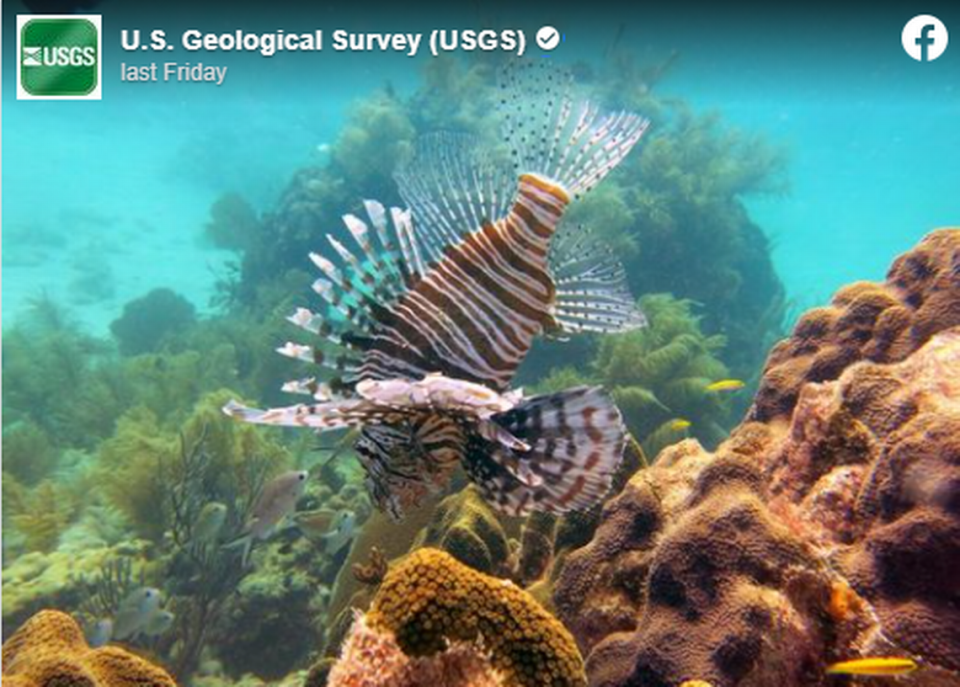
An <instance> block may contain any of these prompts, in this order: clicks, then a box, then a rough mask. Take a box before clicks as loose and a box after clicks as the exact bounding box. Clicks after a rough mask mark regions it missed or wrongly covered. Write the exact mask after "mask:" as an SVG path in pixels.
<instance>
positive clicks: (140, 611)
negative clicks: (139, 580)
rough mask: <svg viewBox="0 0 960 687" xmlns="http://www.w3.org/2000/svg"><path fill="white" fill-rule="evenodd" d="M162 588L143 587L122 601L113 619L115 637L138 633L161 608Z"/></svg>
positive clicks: (125, 636) (119, 637)
mask: <svg viewBox="0 0 960 687" xmlns="http://www.w3.org/2000/svg"><path fill="white" fill-rule="evenodd" d="M160 601H161V597H160V590H159V589H155V588H154V587H141V588H140V589H137V590H135V591H133V592H131V593H130V595H129V596H127V598H126V599H124V600H123V601H122V602H121V603H120V608H119V609H118V610H117V615H116V617H115V618H114V619H113V639H117V640H123V639H127V638H129V637H132V636H133V635H135V634H137V633H138V632H140V631H141V630H143V628H144V627H145V626H146V625H147V623H149V622H150V620H151V619H152V618H153V616H154V615H155V614H156V613H157V611H158V610H159V609H160Z"/></svg>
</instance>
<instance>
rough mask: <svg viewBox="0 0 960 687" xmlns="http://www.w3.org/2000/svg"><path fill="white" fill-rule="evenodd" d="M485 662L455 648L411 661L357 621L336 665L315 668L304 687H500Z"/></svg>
mask: <svg viewBox="0 0 960 687" xmlns="http://www.w3.org/2000/svg"><path fill="white" fill-rule="evenodd" d="M328 671H329V673H328ZM505 684H506V683H505V682H504V681H503V680H502V679H501V678H500V676H499V675H498V674H497V672H496V671H495V670H494V668H493V666H492V665H491V663H490V660H489V659H488V658H487V657H486V656H485V655H484V654H483V653H482V651H481V650H480V649H479V648H478V647H476V646H475V645H471V644H465V643H458V644H454V645H452V646H450V647H448V648H446V649H444V650H443V651H440V652H439V653H437V654H436V655H434V656H429V657H417V658H411V657H409V656H407V655H406V654H405V653H403V651H402V650H401V649H400V646H399V645H398V644H397V641H396V640H395V639H394V638H393V636H392V635H391V634H390V633H389V632H384V631H378V630H375V629H373V628H371V627H370V626H369V624H368V623H367V620H366V619H365V618H364V617H363V616H358V617H357V618H356V620H355V621H354V623H353V626H352V627H351V628H350V632H349V633H348V635H347V638H346V641H345V642H344V645H343V649H342V651H341V654H340V657H339V659H338V660H337V661H336V662H335V663H333V664H332V665H331V666H328V665H326V664H324V663H321V664H318V665H317V666H315V667H314V668H313V669H312V670H311V671H310V673H309V674H308V676H307V680H306V682H305V683H304V686H305V687H324V686H325V687H420V686H425V685H431V686H433V687H501V686H503V685H505Z"/></svg>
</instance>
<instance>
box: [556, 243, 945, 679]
mask: <svg viewBox="0 0 960 687" xmlns="http://www.w3.org/2000/svg"><path fill="white" fill-rule="evenodd" d="M958 266H960V230H943V231H938V232H934V233H933V234H931V235H929V236H928V237H927V238H926V239H925V240H924V241H923V242H922V243H921V244H920V245H919V246H918V247H917V248H916V249H915V250H914V251H911V252H910V253H908V254H906V255H904V256H902V257H901V258H899V259H898V260H897V261H896V263H895V264H894V266H893V268H892V269H891V271H890V274H889V276H888V279H887V282H886V283H885V284H866V283H863V284H857V285H855V286H854V287H848V288H846V289H843V290H842V291H841V292H840V293H839V294H838V295H837V297H836V298H835V299H834V304H833V306H831V307H830V308H827V309H819V310H816V311H813V312H811V313H808V315H806V316H805V317H803V318H802V319H801V320H800V322H799V323H798V325H797V328H796V331H795V332H794V334H793V336H792V337H791V338H790V339H788V340H787V341H785V342H783V343H781V344H779V345H778V346H777V347H776V349H775V350H774V352H773V353H772V354H771V358H770V362H769V363H768V365H767V369H766V373H765V376H764V378H763V380H761V384H760V389H761V390H760V392H759V393H758V395H757V397H756V399H755V403H754V406H753V410H752V411H751V414H750V417H749V418H748V419H747V420H746V421H745V422H744V423H743V424H741V425H740V426H739V427H738V428H736V429H735V430H734V432H733V434H732V435H731V437H730V438H729V439H728V440H727V441H725V442H723V443H722V444H721V445H720V446H719V447H718V448H717V450H716V451H715V452H713V453H710V452H707V451H705V450H704V449H703V448H702V447H701V446H700V445H699V443H697V442H696V441H693V440H687V441H684V442H681V443H680V444H677V445H674V446H672V447H670V448H668V449H666V450H665V451H664V452H663V453H662V454H661V455H660V457H659V458H658V460H657V462H656V464H655V465H654V466H653V467H652V468H649V469H647V470H644V471H642V472H640V473H637V474H636V475H635V476H634V477H633V478H632V479H631V480H630V482H629V483H628V484H627V486H626V488H625V489H624V491H623V492H622V493H621V494H620V495H619V496H618V497H616V498H615V499H614V500H612V501H611V502H609V503H608V504H607V505H606V506H605V507H604V509H603V513H602V516H601V518H600V524H599V526H598V527H597V529H596V532H595V534H594V536H593V538H592V539H591V541H590V542H589V543H588V544H587V545H586V546H584V547H582V548H580V549H577V550H575V551H572V552H571V553H570V554H569V555H568V556H567V557H566V558H565V563H564V566H563V568H562V570H561V571H560V572H559V575H558V576H557V578H556V583H555V588H554V603H555V606H556V609H557V611H558V614H559V616H560V617H561V619H563V620H564V621H565V622H566V623H567V624H568V626H569V627H570V629H571V630H572V632H573V634H574V636H575V637H576V639H577V641H578V643H579V645H580V647H581V649H583V650H584V652H585V653H586V654H587V674H588V676H589V677H590V680H591V682H592V683H595V684H599V685H605V686H611V687H612V686H613V685H628V684H629V685H632V684H643V685H648V686H652V687H659V686H661V685H662V686H664V687H666V686H672V685H676V684H679V683H681V682H683V681H685V680H694V679H698V680H706V681H708V682H711V683H712V684H717V685H750V686H755V685H769V684H779V685H783V686H784V687H793V686H794V685H796V686H798V687H799V686H800V685H805V686H806V685H821V684H827V683H828V680H829V679H830V678H828V677H827V676H826V675H825V672H824V671H825V668H826V666H827V665H828V664H829V663H830V662H832V661H835V660H839V659H842V658H849V657H852V656H857V655H902V654H903V653H905V652H906V653H908V654H910V655H912V656H914V657H915V658H917V659H918V660H920V661H921V662H922V663H923V665H924V669H923V670H921V671H917V673H916V674H915V676H913V675H912V676H911V680H916V681H917V684H924V685H957V684H960V678H958V676H957V672H958V671H960V635H958V634H957V631H956V628H957V627H960V618H958V617H957V615H956V613H955V610H954V609H955V608H956V607H957V602H958V600H960V598H958V596H957V587H956V584H955V575H954V574H953V571H955V570H956V568H957V566H958V564H960V521H958V517H957V513H958V510H957V508H956V507H955V506H956V503H957V502H958V501H957V499H958V493H960V492H958V485H960V477H958V474H957V465H958V464H960V444H958V443H957V439H956V438H957V436H960V407H958V398H960V327H958V326H957V325H958V324H960V311H958V310H957V307H956V304H957V303H960V282H958V281H957V278H956V275H957V273H958V272H957V270H958ZM894 320H895V321H897V322H898V323H899V324H898V325H897V326H896V327H892V326H891V325H889V323H890V322H891V321H894ZM883 323H887V324H883Z"/></svg>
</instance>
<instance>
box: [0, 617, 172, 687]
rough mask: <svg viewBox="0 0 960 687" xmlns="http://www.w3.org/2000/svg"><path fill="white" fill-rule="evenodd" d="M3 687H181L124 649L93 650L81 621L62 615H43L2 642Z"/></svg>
mask: <svg viewBox="0 0 960 687" xmlns="http://www.w3.org/2000/svg"><path fill="white" fill-rule="evenodd" d="M3 683H4V684H5V685H13V686H15V687H45V686H48V685H64V686H69V687H72V686H74V685H75V686H76V687H120V686H121V685H133V684H140V685H152V686H154V687H176V682H174V680H173V678H172V677H170V675H168V674H167V673H166V671H164V670H163V669H161V668H158V667H157V666H154V665H152V664H150V663H148V662H147V661H145V660H144V659H142V658H140V657H139V656H135V655H134V654H131V653H129V652H127V651H125V650H123V649H121V648H119V647H112V646H111V647H103V648H99V649H91V648H90V647H88V646H87V643H86V641H85V640H84V638H83V631H82V630H81V629H80V626H79V625H77V623H76V621H74V620H73V618H71V617H70V616H69V615H67V614H65V613H60V612H59V611H41V612H40V613H38V614H36V615H35V616H33V617H32V618H31V619H30V620H28V621H27V622H26V623H25V624H24V625H23V627H21V628H20V629H19V630H17V631H16V632H15V633H14V634H13V635H12V636H11V637H10V638H9V639H7V641H5V642H4V643H3Z"/></svg>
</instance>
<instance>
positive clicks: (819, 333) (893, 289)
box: [750, 229, 960, 422]
mask: <svg viewBox="0 0 960 687" xmlns="http://www.w3.org/2000/svg"><path fill="white" fill-rule="evenodd" d="M958 250H960V249H958V248H957V232H956V230H955V229H953V230H951V229H944V230H940V231H936V232H933V233H931V234H930V235H929V236H927V237H926V238H925V239H924V240H923V242H922V243H921V244H920V245H919V246H917V247H916V248H915V249H914V250H912V251H910V252H909V253H907V254H905V255H903V256H901V257H900V258H898V259H897V260H896V262H894V264H893V267H891V269H890V272H889V274H888V275H887V280H886V283H884V284H874V283H869V282H858V283H855V284H851V285H850V286H847V287H845V288H843V289H841V290H840V291H838V292H837V294H836V295H835V296H834V298H833V303H832V304H831V305H830V306H828V307H825V308H816V309H814V310H811V311H809V312H808V313H806V314H805V315H804V316H803V317H802V318H800V321H799V322H798V323H797V325H796V327H795V328H794V331H793V336H791V337H790V338H789V339H786V340H784V341H782V342H780V343H779V344H777V346H776V347H775V348H774V349H773V351H772V352H771V353H770V357H769V359H768V360H767V365H766V369H765V370H764V374H763V383H762V384H761V385H760V389H759V390H758V392H757V396H756V399H755V400H754V404H753V407H752V409H751V412H750V418H751V419H754V420H758V421H760V422H768V421H770V420H772V419H774V418H777V417H785V416H789V415H790V413H791V411H792V410H793V408H794V406H795V405H796V403H797V399H798V398H799V395H800V390H801V388H802V387H803V386H804V385H805V384H806V383H808V382H823V381H827V380H831V379H836V378H837V377H839V376H840V373H841V372H843V370H845V369H846V368H847V367H849V366H850V365H852V364H853V363H855V362H857V361H859V360H868V361H871V362H875V363H894V362H899V361H901V360H903V359H904V358H906V357H907V356H909V355H910V354H911V353H913V352H914V351H915V350H917V348H919V347H920V346H921V345H923V344H924V343H925V342H926V341H928V340H929V339H930V337H931V336H932V335H933V334H934V333H936V332H938V331H942V330H944V329H947V328H949V327H953V326H955V325H958V324H960V299H958V298H957V273H956V270H957V263H958V260H960V258H958Z"/></svg>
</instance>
